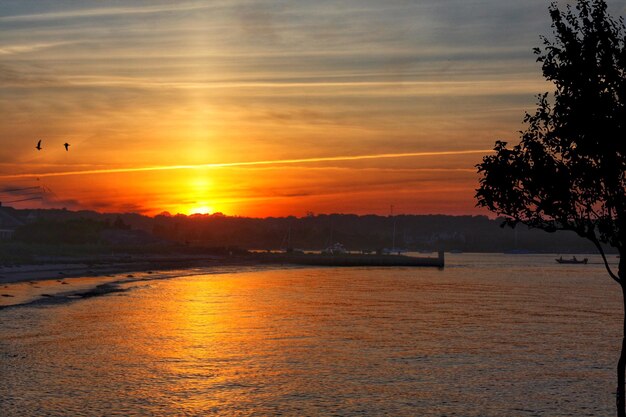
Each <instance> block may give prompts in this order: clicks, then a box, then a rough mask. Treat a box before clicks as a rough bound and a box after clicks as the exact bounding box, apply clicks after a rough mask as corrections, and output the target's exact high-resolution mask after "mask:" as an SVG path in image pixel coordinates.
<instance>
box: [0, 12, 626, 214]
mask: <svg viewBox="0 0 626 417" xmlns="http://www.w3.org/2000/svg"><path fill="white" fill-rule="evenodd" d="M608 3H609V6H610V8H611V12H612V13H614V14H621V15H624V14H626V13H625V11H626V0H613V1H609V2H608ZM548 5H549V2H547V1H545V0H525V1H519V0H419V1H418V0H416V1H409V0H403V1H401V0H385V1H370V0H347V1H324V0H321V1H308V0H290V1H274V0H272V1H263V0H259V1H250V0H215V1H195V0H190V1H180V2H170V1H108V0H104V1H29V0H15V1H13V0H0V202H2V203H3V204H4V205H9V206H15V207H19V208H26V207H36V208H40V207H41V208H47V207H57V208H61V207H65V208H68V209H72V210H76V209H92V210H97V211H102V212H138V213H143V214H147V215H154V214H158V213H160V212H163V211H168V212H170V213H183V214H192V213H214V212H222V213H225V214H228V215H238V216H253V217H265V216H284V215H295V216H303V215H305V214H306V213H309V212H313V213H357V214H366V213H375V214H384V215H386V214H389V213H390V208H391V206H392V205H393V207H394V211H395V213H404V214H427V213H443V214H487V213H486V212H484V211H482V210H481V209H478V208H476V207H475V200H474V194H475V189H476V187H477V180H478V176H477V174H476V170H475V168H474V166H475V165H476V164H477V163H479V162H480V161H481V159H482V156H483V155H485V154H487V153H488V152H489V150H490V149H492V148H493V144H494V142H495V140H497V139H503V140H507V141H510V142H514V141H517V140H518V135H519V133H518V131H519V130H521V129H522V128H523V124H522V118H523V116H524V112H525V111H530V112H532V111H533V110H534V107H535V101H536V95H537V94H538V93H541V92H544V91H549V90H551V88H550V85H549V84H547V83H546V82H545V81H544V80H543V78H542V76H541V69H540V66H539V64H538V63H536V62H535V56H534V55H533V53H532V48H533V47H535V46H539V44H540V40H539V35H541V34H549V32H550V21H549V18H548V14H547V7H548ZM39 139H41V140H42V147H43V149H42V150H41V151H38V150H36V149H35V145H36V144H37V141H38V140H39ZM66 142H67V143H69V144H70V147H69V151H66V150H65V148H64V147H63V144H64V143H66ZM30 187H39V188H30ZM10 190H19V191H10ZM39 196H41V197H42V198H41V199H35V200H28V199H30V198H38V197H39ZM19 200H27V201H19Z"/></svg>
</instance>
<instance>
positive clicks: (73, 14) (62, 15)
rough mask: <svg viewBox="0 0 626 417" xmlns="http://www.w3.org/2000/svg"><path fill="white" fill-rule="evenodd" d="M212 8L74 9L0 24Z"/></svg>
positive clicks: (23, 16) (4, 18) (13, 18)
mask: <svg viewBox="0 0 626 417" xmlns="http://www.w3.org/2000/svg"><path fill="white" fill-rule="evenodd" d="M211 7H214V5H211V4H206V3H204V4H202V3H178V2H175V3H172V4H168V5H154V6H153V5H148V6H135V7H102V8H94V9H89V8H85V9H78V10H76V9H74V10H64V11H56V12H54V11H51V12H46V13H31V14H21V15H12V16H0V22H27V21H42V20H60V19H75V18H89V17H102V16H117V15H133V14H150V13H163V12H175V11H189V10H198V9H207V8H211Z"/></svg>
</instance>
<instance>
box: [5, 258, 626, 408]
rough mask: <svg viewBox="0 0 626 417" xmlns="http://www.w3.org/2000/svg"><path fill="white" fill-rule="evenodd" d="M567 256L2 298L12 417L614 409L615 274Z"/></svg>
mask: <svg viewBox="0 0 626 417" xmlns="http://www.w3.org/2000/svg"><path fill="white" fill-rule="evenodd" d="M422 256H423V255H422ZM555 257H558V256H555V255H524V254H519V255H505V254H466V253H463V254H446V266H445V268H443V269H437V268H331V267H324V268H322V267H316V268H308V267H280V266H277V267H271V266H263V267H259V268H245V269H241V268H222V269H220V268H217V269H216V268H207V269H195V270H193V271H191V272H190V271H178V272H176V273H169V274H162V275H159V274H152V275H150V276H148V275H138V276H137V278H138V279H136V280H127V282H123V283H121V284H120V288H121V289H123V290H124V291H122V292H112V293H110V294H105V295H102V296H97V297H89V298H84V299H75V300H67V301H64V302H34V303H25V304H23V305H19V306H13V307H10V308H4V309H2V310H0V416H3V417H9V416H20V417H22V416H424V417H427V416H438V417H443V416H466V417H472V416H477V417H478V416H480V417H490V416H493V417H513V416H551V417H552V416H610V415H614V407H615V394H614V392H615V386H616V376H615V367H616V364H617V359H618V355H619V350H620V346H621V341H622V318H623V310H622V301H621V293H620V290H619V286H618V285H617V284H616V283H614V282H613V281H612V280H611V279H610V278H609V276H608V274H607V272H606V270H605V267H604V265H603V263H602V262H601V258H600V257H599V256H597V255H586V256H585V257H588V258H589V264H587V265H560V264H557V263H556V262H555ZM578 257H579V258H582V257H583V256H581V255H578ZM609 260H610V262H611V263H613V264H615V263H616V262H617V259H616V258H615V256H614V255H612V256H610V258H609ZM75 279H76V280H80V278H75ZM86 279H87V278H86ZM90 279H93V278H90ZM109 279H110V277H109Z"/></svg>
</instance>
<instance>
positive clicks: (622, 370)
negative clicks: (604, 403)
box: [615, 262, 626, 417]
mask: <svg viewBox="0 0 626 417" xmlns="http://www.w3.org/2000/svg"><path fill="white" fill-rule="evenodd" d="M620 263H621V262H620ZM621 271H623V270H622V269H621V268H620V272H621ZM621 275H622V274H621V273H620V278H621ZM620 286H621V287H622V303H623V304H624V329H623V334H622V351H621V353H620V355H619V361H617V396H616V398H615V401H616V403H617V404H616V405H617V417H626V407H625V406H626V401H625V400H626V398H625V397H624V394H625V393H624V387H625V384H624V377H625V374H626V284H624V283H623V282H622V283H621V284H620Z"/></svg>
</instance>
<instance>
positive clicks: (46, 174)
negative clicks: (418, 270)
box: [0, 149, 493, 179]
mask: <svg viewBox="0 0 626 417" xmlns="http://www.w3.org/2000/svg"><path fill="white" fill-rule="evenodd" d="M490 152H493V149H470V150H461V151H433V152H405V153H383V154H372V155H354V156H326V157H314V158H297V159H275V160H265V161H244V162H221V163H208V164H192V165H161V166H150V167H139V168H104V169H92V170H82V171H61V172H42V173H24V174H8V175H0V179H10V178H38V177H41V178H43V177H62V176H72V175H97V174H119V173H127V172H149V171H173V170H189V169H203V168H228V167H237V166H255V165H283V164H288V165H293V164H306V163H314V162H334V161H359V160H367V159H389V158H409V157H422V156H445V155H470V154H477V153H490Z"/></svg>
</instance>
